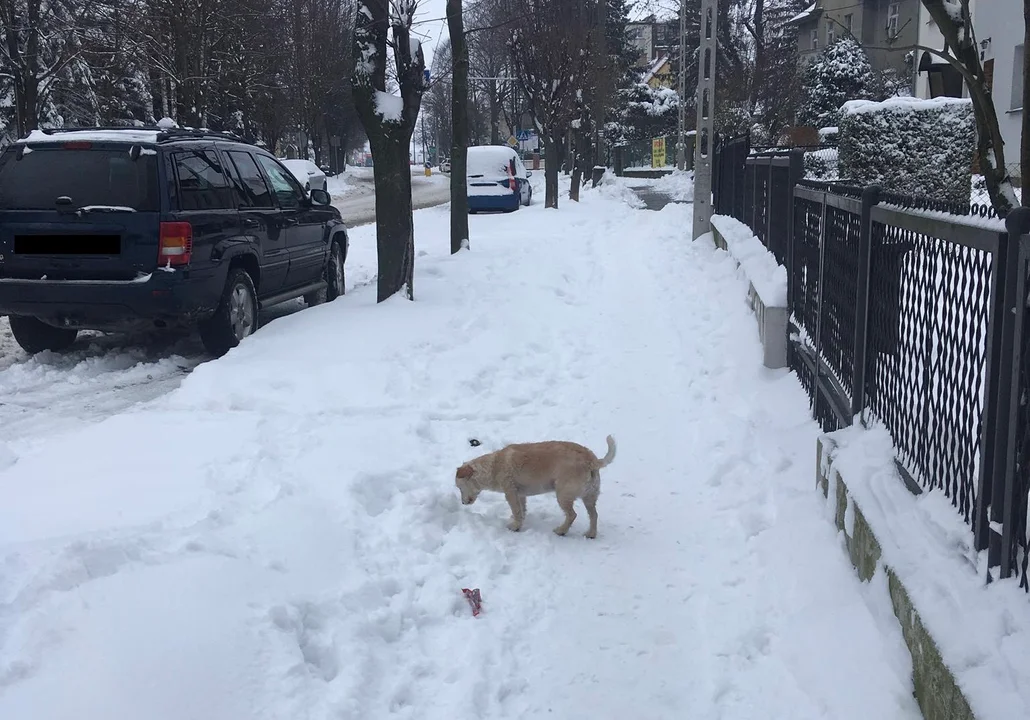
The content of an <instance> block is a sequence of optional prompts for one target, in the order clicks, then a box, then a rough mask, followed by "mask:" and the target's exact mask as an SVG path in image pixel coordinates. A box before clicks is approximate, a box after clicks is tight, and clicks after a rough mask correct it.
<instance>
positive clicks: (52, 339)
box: [0, 128, 348, 356]
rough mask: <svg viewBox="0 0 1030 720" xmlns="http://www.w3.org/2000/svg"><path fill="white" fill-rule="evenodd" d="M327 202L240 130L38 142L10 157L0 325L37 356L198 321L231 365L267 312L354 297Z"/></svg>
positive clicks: (5, 163) (57, 134) (91, 134)
mask: <svg viewBox="0 0 1030 720" xmlns="http://www.w3.org/2000/svg"><path fill="white" fill-rule="evenodd" d="M329 202H330V199H329V195H328V194H327V193H326V192H324V191H322V190H314V191H312V192H311V193H310V194H306V193H305V192H304V190H303V188H301V186H300V185H299V184H298V183H297V181H296V179H294V177H293V175H292V174H291V173H290V171H289V170H287V169H286V168H285V167H284V166H282V165H281V164H280V163H279V162H278V161H277V160H276V159H275V158H274V157H273V156H272V155H270V154H269V153H267V152H266V151H264V150H262V149H261V148H258V147H256V146H254V145H250V144H247V143H244V142H242V141H241V140H239V139H237V138H234V137H233V136H229V135H223V134H219V133H212V132H207V131H193V130H179V129H175V130H168V129H162V128H112V129H106V128H96V129H89V130H74V131H49V130H46V131H35V132H33V133H31V134H30V135H29V136H28V137H27V138H26V139H24V140H21V141H19V142H17V143H15V144H13V145H11V146H9V147H8V148H7V149H6V150H5V151H4V152H3V154H2V155H0V315H9V316H10V323H11V330H12V332H13V333H14V337H15V339H16V340H17V341H18V344H19V345H21V346H22V348H24V349H25V350H26V351H27V352H30V353H35V352H39V351H41V350H55V351H59V350H63V349H65V348H67V347H69V346H70V345H71V344H72V343H73V342H74V341H75V337H76V334H77V333H78V331H79V330H84V329H90V330H102V331H112V332H117V331H131V330H138V329H142V328H148V329H152V328H171V327H183V326H193V325H196V326H197V327H198V328H199V330H200V336H201V338H202V339H203V341H204V346H205V347H206V348H207V350H208V351H209V352H210V353H212V354H213V355H216V356H218V355H222V354H224V353H225V352H227V351H228V350H229V349H230V348H232V347H235V346H236V345H237V344H239V342H240V341H241V340H242V339H243V338H244V337H246V336H247V335H250V334H251V333H252V332H253V331H254V330H255V329H256V328H257V323H258V310H259V309H261V308H264V307H268V306H270V305H275V304H277V303H280V302H283V301H285V300H290V299H293V298H296V297H302V296H303V297H304V299H305V300H306V301H307V302H308V304H315V303H318V302H323V301H325V300H333V299H335V298H336V297H337V296H338V295H342V294H343V290H344V284H343V265H344V261H345V260H346V257H347V249H348V240H347V231H346V229H345V227H344V224H343V220H342V219H341V217H340V213H339V211H338V210H337V209H336V208H334V207H332V206H330V204H329Z"/></svg>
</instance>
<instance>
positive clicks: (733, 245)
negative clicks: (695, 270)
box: [712, 215, 787, 307]
mask: <svg viewBox="0 0 1030 720" xmlns="http://www.w3.org/2000/svg"><path fill="white" fill-rule="evenodd" d="M712 227H714V228H716V229H718V231H719V233H720V234H721V235H722V237H723V238H724V239H725V240H726V245H727V246H729V250H730V255H732V256H733V257H734V259H735V260H736V261H737V262H739V263H740V266H741V267H742V268H743V269H744V274H745V275H747V278H748V280H749V281H750V282H751V284H752V285H754V286H755V290H756V291H757V292H758V295H759V296H760V297H761V298H762V302H763V303H765V306H766V307H787V270H786V268H784V267H783V266H782V265H780V264H779V263H777V262H776V258H775V257H773V254H772V253H771V252H769V251H768V250H767V249H766V247H765V245H763V244H762V241H761V240H759V239H758V238H757V237H756V236H755V234H754V233H753V232H751V228H749V227H748V226H747V225H745V224H744V223H742V222H740V221H739V220H737V219H736V218H732V217H730V216H729V215H713V216H712Z"/></svg>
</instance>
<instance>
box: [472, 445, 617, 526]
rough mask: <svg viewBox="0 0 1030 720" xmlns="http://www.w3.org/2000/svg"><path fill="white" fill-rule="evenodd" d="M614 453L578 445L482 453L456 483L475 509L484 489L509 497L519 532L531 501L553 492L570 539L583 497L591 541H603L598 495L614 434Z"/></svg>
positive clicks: (611, 456)
mask: <svg viewBox="0 0 1030 720" xmlns="http://www.w3.org/2000/svg"><path fill="white" fill-rule="evenodd" d="M607 441H608V453H607V454H606V455H605V456H604V457H603V458H601V459H600V460H598V459H597V456H596V455H594V453H593V452H591V451H590V449H589V448H585V447H583V446H582V445H579V444H577V443H573V442H558V441H552V442H539V443H522V444H517V445H508V446H507V447H505V448H502V449H500V450H497V451H496V452H492V453H488V454H486V455H480V456H479V457H477V458H475V459H474V460H469V461H468V462H467V463H465V464H464V465H462V466H461V467H459V468H458V471H457V472H456V473H455V478H454V484H455V485H457V486H458V490H460V491H461V503H462V504H463V505H471V504H472V503H474V502H475V501H476V498H477V497H479V493H480V492H482V491H483V490H493V491H494V492H499V493H504V497H505V498H506V499H507V500H508V505H510V506H511V522H509V523H508V528H509V529H510V530H514V531H515V532H518V531H519V530H521V529H522V523H523V521H524V520H525V519H526V497H527V496H529V495H542V494H543V493H548V492H553V493H554V494H555V496H556V497H557V499H558V505H559V507H561V509H562V511H563V512H564V513H565V522H563V523H562V524H561V525H559V526H558V527H556V528H555V529H554V532H555V533H557V534H558V535H564V534H565V533H567V532H568V531H569V528H570V527H572V523H573V522H574V521H575V520H576V511H575V510H574V509H573V504H574V503H575V502H576V498H582V499H583V504H584V505H586V508H587V515H589V516H590V529H589V530H587V531H586V536H587V537H588V538H595V537H597V496H598V495H600V493H601V473H600V472H599V471H600V469H601V468H604V467H607V466H608V465H610V464H611V462H612V460H614V459H615V439H614V438H613V437H612V436H611V435H609V436H608V438H607Z"/></svg>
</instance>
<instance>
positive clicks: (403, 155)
mask: <svg viewBox="0 0 1030 720" xmlns="http://www.w3.org/2000/svg"><path fill="white" fill-rule="evenodd" d="M416 7H417V3H415V2H414V0H389V2H387V0H360V2H359V3H358V4H357V8H356V14H357V24H356V26H355V32H354V56H355V59H356V60H358V61H359V62H360V63H361V64H360V65H358V66H357V68H356V70H355V72H354V74H353V75H352V76H351V84H352V87H353V89H354V106H355V109H356V110H357V112H358V117H359V118H360V119H361V124H362V125H364V127H365V134H366V135H367V136H368V141H369V145H370V146H371V148H372V158H373V161H374V172H373V175H374V177H375V193H376V245H377V249H378V259H379V277H378V300H379V302H383V301H384V300H386V299H387V298H389V297H391V296H393V295H395V294H396V293H398V292H401V291H402V290H403V291H404V293H405V295H406V296H407V298H408V299H409V300H413V299H414V297H415V292H414V286H413V276H414V266H415V232H414V218H413V216H412V207H411V165H410V163H409V161H408V152H409V149H410V147H411V136H412V133H413V132H414V130H415V122H416V120H417V118H418V112H419V108H420V107H421V105H422V92H423V91H424V90H425V86H424V84H423V79H422V73H423V70H424V69H425V57H424V56H423V54H422V47H421V45H420V44H419V43H418V42H417V41H414V42H413V41H412V40H411V27H410V22H411V16H412V14H413V12H414V10H415V8H416ZM391 8H393V9H396V10H397V12H396V14H394V15H393V16H391ZM388 35H392V38H393V43H392V47H393V55H394V60H395V64H396V68H397V70H396V76H397V84H398V85H399V86H400V97H397V96H395V95H392V94H390V93H388V92H387V91H386V67H387V48H388V47H390V46H391V45H390V43H389V42H388ZM397 103H399V106H398V105H397Z"/></svg>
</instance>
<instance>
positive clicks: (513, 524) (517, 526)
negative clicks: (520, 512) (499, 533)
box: [508, 520, 522, 532]
mask: <svg viewBox="0 0 1030 720" xmlns="http://www.w3.org/2000/svg"><path fill="white" fill-rule="evenodd" d="M508 529H509V530H511V531H512V532H518V531H519V530H521V529H522V523H520V522H519V521H518V520H509V521H508Z"/></svg>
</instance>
